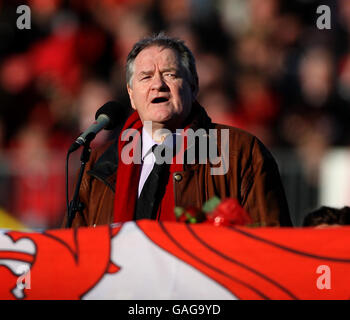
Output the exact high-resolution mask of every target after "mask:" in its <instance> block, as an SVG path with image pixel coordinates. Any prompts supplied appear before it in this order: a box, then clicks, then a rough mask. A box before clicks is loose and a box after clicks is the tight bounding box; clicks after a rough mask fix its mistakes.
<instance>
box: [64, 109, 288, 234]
mask: <svg viewBox="0 0 350 320" xmlns="http://www.w3.org/2000/svg"><path fill="white" fill-rule="evenodd" d="M191 127H192V128H193V129H197V128H204V129H205V130H206V132H208V129H217V132H218V137H217V142H218V150H223V149H221V138H220V132H221V129H228V132H229V140H228V144H227V145H226V146H225V147H226V148H227V147H228V149H227V150H229V155H228V164H229V165H228V171H227V173H226V174H223V175H212V174H211V170H210V169H211V168H213V167H215V166H214V165H212V164H211V163H212V162H213V161H207V163H205V164H199V163H196V164H187V165H185V166H184V171H182V172H177V173H175V174H174V177H173V179H174V185H175V188H174V193H175V194H174V198H175V205H176V206H180V207H187V206H194V207H198V208H201V207H202V205H203V203H204V202H205V201H207V200H208V199H210V198H212V197H213V196H215V195H216V196H218V197H220V198H226V197H232V198H236V199H238V200H239V202H240V204H241V205H242V206H243V208H244V209H245V210H246V211H247V212H249V214H250V215H251V217H252V218H253V220H254V222H256V223H260V224H261V225H262V226H279V225H281V226H292V222H291V219H290V216H289V210H288V205H287V201H286V197H285V193H284V189H283V186H282V183H281V179H280V175H279V171H278V167H277V164H276V162H275V160H274V159H273V157H272V155H271V153H270V152H269V151H268V150H267V149H266V147H265V146H264V145H263V144H262V143H261V142H260V141H259V140H258V139H257V138H256V137H254V136H253V135H251V134H249V133H247V132H245V131H242V130H239V129H237V128H233V127H228V126H224V125H219V124H213V123H212V122H211V120H210V119H209V117H208V116H207V115H206V113H205V111H204V110H202V111H201V112H199V114H196V116H195V119H194V121H193V123H192V125H191ZM117 153H118V150H117V141H116V140H115V141H112V142H109V143H107V144H106V145H105V146H103V147H102V148H98V149H96V150H95V151H93V152H92V154H91V158H90V161H89V162H88V164H87V166H86V170H85V173H84V176H83V180H82V184H81V188H80V200H81V201H82V202H83V203H84V205H85V209H84V211H83V213H82V214H81V213H77V215H76V217H75V219H74V221H73V225H72V226H73V227H79V226H94V225H101V224H109V223H112V222H113V205H114V197H115V184H116V170H117V167H118V155H117ZM226 161H227V160H226ZM63 225H65V221H64V224H63Z"/></svg>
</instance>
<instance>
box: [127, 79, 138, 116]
mask: <svg viewBox="0 0 350 320" xmlns="http://www.w3.org/2000/svg"><path fill="white" fill-rule="evenodd" d="M126 88H127V89H128V94H129V99H130V104H131V107H132V108H133V109H134V110H136V107H135V104H134V99H133V97H132V89H131V87H130V86H129V85H128V84H127V85H126Z"/></svg>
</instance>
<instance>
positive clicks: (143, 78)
mask: <svg viewBox="0 0 350 320" xmlns="http://www.w3.org/2000/svg"><path fill="white" fill-rule="evenodd" d="M128 93H129V96H130V101H131V106H132V108H133V109H135V110H137V111H138V113H139V116H140V118H141V121H142V122H143V123H144V121H152V122H153V123H152V125H153V126H154V127H165V128H169V129H176V128H179V127H180V126H181V125H182V124H183V122H184V120H185V119H186V117H187V116H188V115H189V113H190V111H191V108H192V102H193V100H194V98H195V97H194V94H193V91H192V89H191V85H190V82H189V79H188V74H187V73H186V70H185V68H184V67H183V66H182V65H181V63H180V60H179V57H178V55H177V53H176V52H175V51H174V50H172V49H167V48H162V47H158V46H152V47H148V48H146V49H144V50H142V51H141V52H140V53H139V54H138V56H137V57H136V59H135V61H134V73H133V77H132V86H131V87H130V86H129V85H128Z"/></svg>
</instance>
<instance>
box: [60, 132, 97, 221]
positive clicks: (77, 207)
mask: <svg viewBox="0 0 350 320" xmlns="http://www.w3.org/2000/svg"><path fill="white" fill-rule="evenodd" d="M91 140H92V139H91ZM91 140H90V139H87V141H86V143H85V144H84V148H83V151H82V153H81V157H80V161H81V165H80V171H79V176H78V181H77V184H76V186H75V191H74V196H73V199H72V201H71V202H70V203H69V207H68V219H67V223H66V228H71V226H72V223H73V220H74V218H75V215H76V213H77V212H82V211H83V209H84V204H83V203H82V202H80V201H79V190H80V185H81V181H82V179H83V174H84V170H85V166H86V164H87V162H88V161H89V159H90V154H91V149H90V142H91Z"/></svg>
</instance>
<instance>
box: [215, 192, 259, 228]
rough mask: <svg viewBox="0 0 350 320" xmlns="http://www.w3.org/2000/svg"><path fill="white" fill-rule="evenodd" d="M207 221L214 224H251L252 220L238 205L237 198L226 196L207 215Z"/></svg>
mask: <svg viewBox="0 0 350 320" xmlns="http://www.w3.org/2000/svg"><path fill="white" fill-rule="evenodd" d="M208 222H209V223H212V224H213V225H214V226H232V225H241V226H244V225H247V224H252V223H253V220H252V218H251V217H250V216H249V214H248V213H247V212H246V211H245V210H244V209H243V208H242V207H241V206H240V204H239V202H238V201H237V199H231V198H227V199H225V200H223V201H222V202H221V203H220V204H219V205H218V206H217V207H216V208H215V210H214V211H213V212H211V213H210V214H209V215H208Z"/></svg>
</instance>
